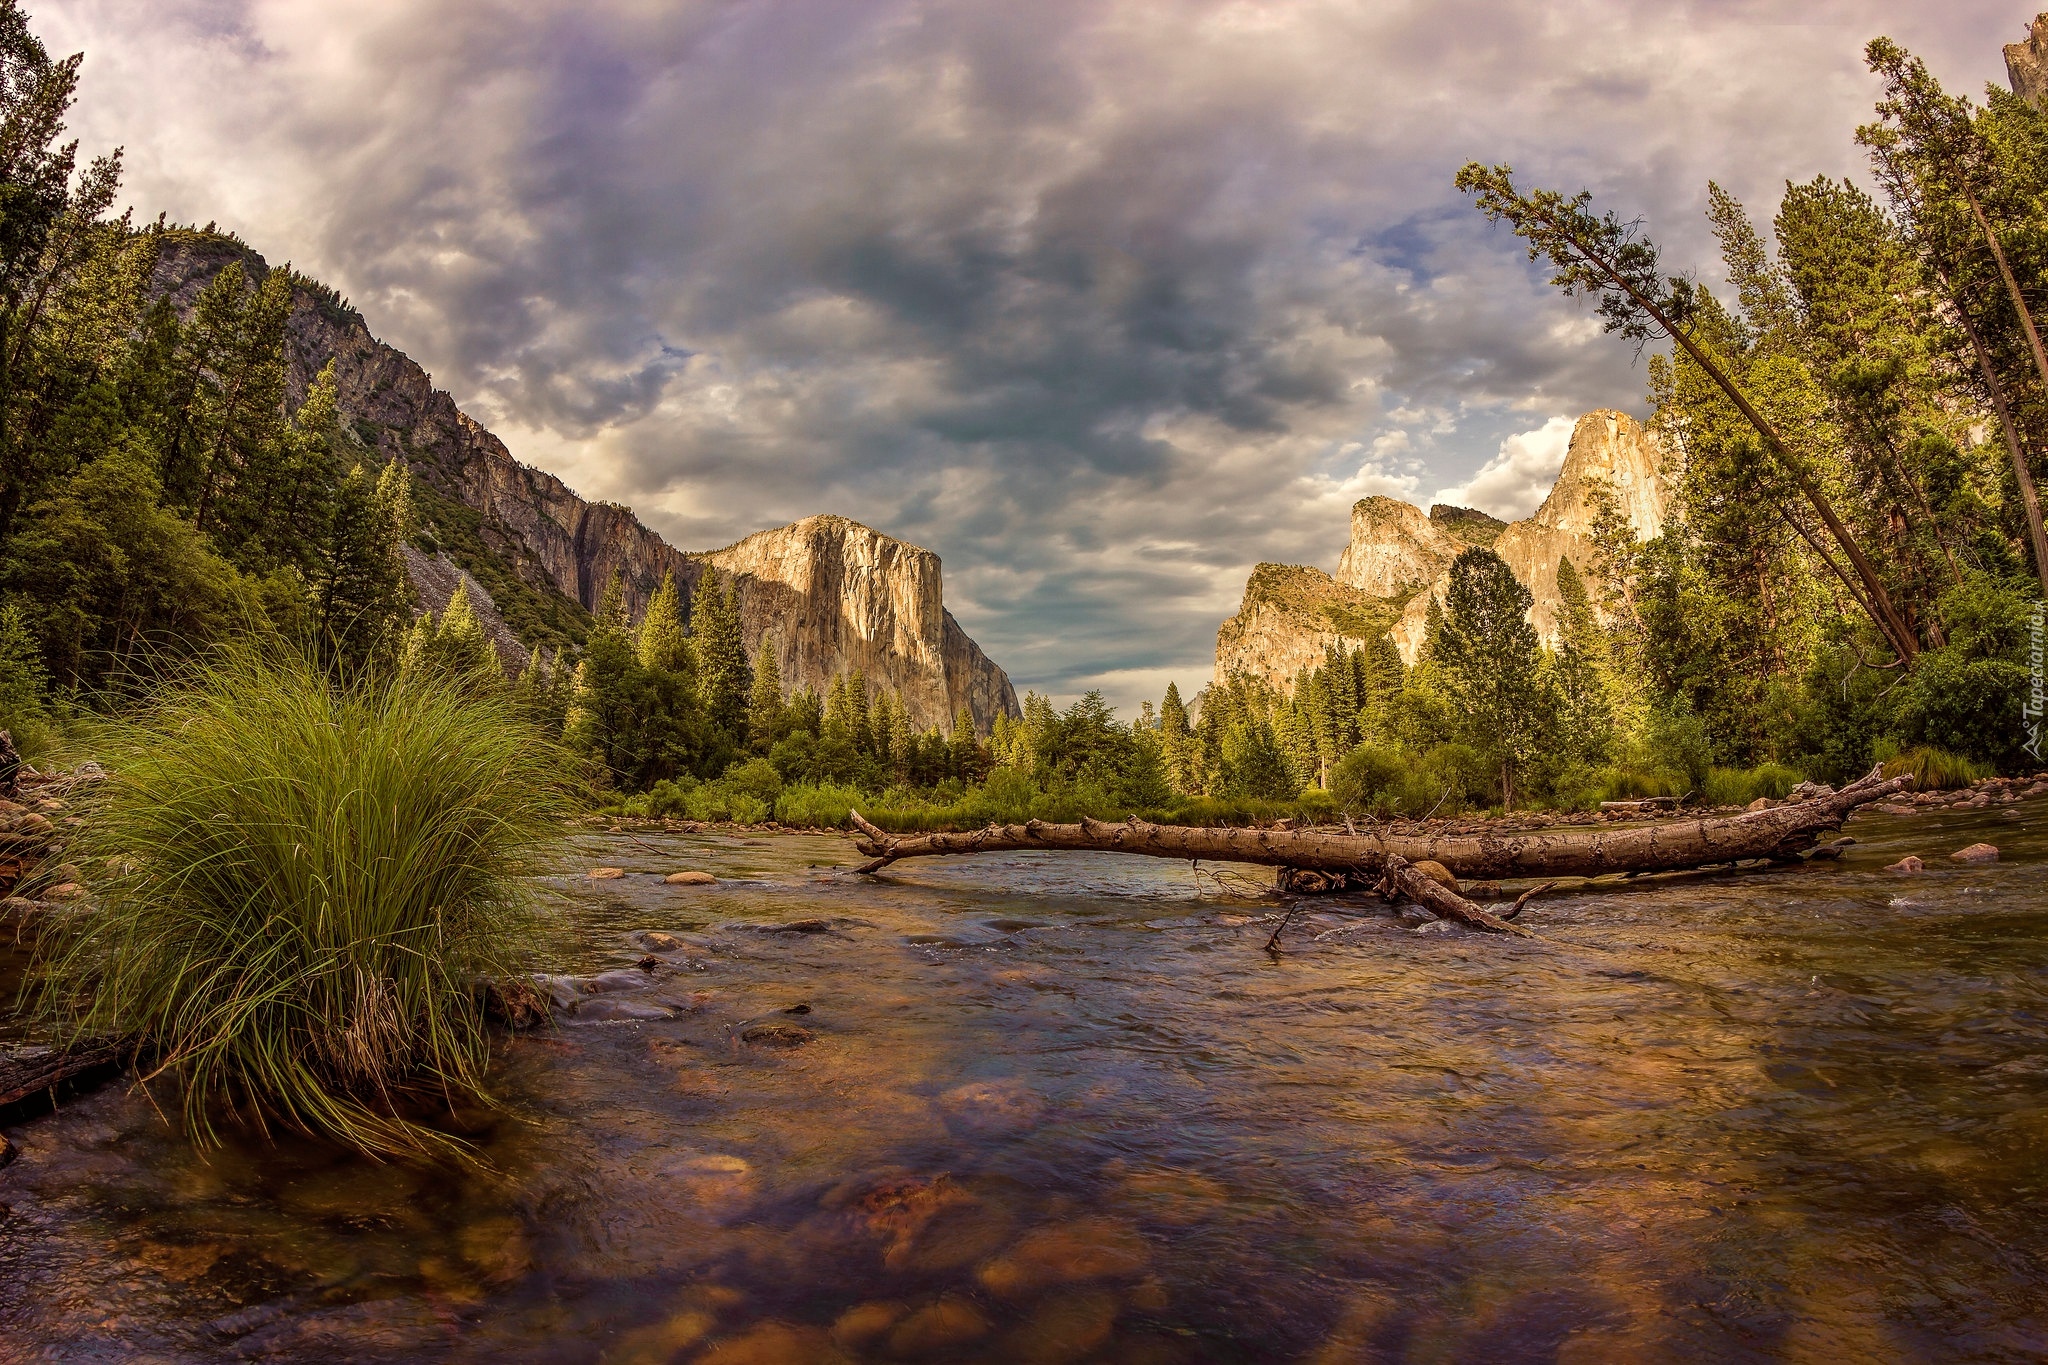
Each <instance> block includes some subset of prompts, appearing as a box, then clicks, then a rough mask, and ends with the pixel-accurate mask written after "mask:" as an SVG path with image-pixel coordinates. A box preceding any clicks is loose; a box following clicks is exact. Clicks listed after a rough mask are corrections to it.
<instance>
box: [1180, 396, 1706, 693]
mask: <svg viewBox="0 0 2048 1365" xmlns="http://www.w3.org/2000/svg"><path fill="white" fill-rule="evenodd" d="M1608 498H1611V499H1612V502H1613V505H1614V508H1615V511H1616V512H1617V513H1618V514H1619V515H1620V516H1621V517H1623V518H1624V519H1626V520H1627V521H1628V523H1629V525H1630V527H1631V528H1632V529H1633V530H1634V531H1635V533H1636V535H1638V536H1639V537H1641V538H1643V539H1649V538H1651V537H1653V536H1655V535H1657V534H1658V533H1659V531H1661V530H1662V529H1663V525H1664V519H1665V517H1666V516H1667V515H1668V513H1669V510H1670V493H1669V488H1668V484H1667V474H1666V469H1665V459H1664V452H1663V450H1662V448H1661V447H1660V446H1659V444H1658V443H1657V441H1656V440H1655V439H1654V438H1653V437H1652V436H1650V434H1649V433H1647V432H1646V431H1644V430H1643V426H1642V424H1641V423H1640V422H1638V421H1636V419H1635V418H1633V417H1631V416H1629V415H1628V414H1627V413H1625V412H1619V411H1616V410H1614V409H1611V408H1601V409H1597V410H1595V411H1593V412H1589V413H1587V414H1586V415H1585V416H1583V417H1581V418H1580V419H1579V420H1578V422H1577V423H1576V424H1574V426H1573V428H1572V436H1571V444H1570V446H1569V447H1568V449H1567V450H1566V453H1565V459H1564V464H1563V467H1562V468H1560V469H1559V471H1558V475H1557V480H1556V482H1555V483H1554V484H1552V486H1551V489H1550V493H1549V495H1548V496H1546V497H1545V498H1544V500H1543V504H1542V505H1541V506H1540V507H1538V508H1537V509H1536V511H1535V513H1534V514H1533V515H1532V516H1530V517H1528V518H1526V519H1524V520H1522V521H1516V522H1511V523H1504V522H1502V521H1500V520H1499V519H1498V518H1496V517H1492V516H1489V515H1488V514H1486V513H1484V512H1480V511H1477V510H1475V509H1472V508H1468V507H1451V506H1447V505H1444V504H1438V505H1437V506H1435V507H1432V508H1431V509H1430V510H1429V511H1428V513H1426V514H1425V513H1424V512H1423V511H1422V509H1421V508H1419V507H1416V506H1413V505H1412V504H1409V503H1405V502H1402V501H1400V500H1399V499H1397V498H1388V497H1371V498H1363V499H1361V500H1359V501H1358V502H1357V503H1356V504H1354V505H1353V506H1352V509H1351V536H1350V539H1349V541H1348V542H1347V543H1346V544H1345V547H1344V552H1343V554H1342V556H1341V557H1340V558H1339V559H1338V561H1337V572H1336V574H1335V575H1334V576H1331V575H1329V574H1326V573H1324V572H1323V571H1322V570H1320V569H1315V568H1311V567H1307V566H1301V565H1278V564H1261V565H1259V566H1258V567H1257V568H1256V569H1254V570H1253V571H1252V576H1251V579H1250V580H1249V581H1248V582H1247V583H1246V585H1245V595H1244V600H1243V602H1242V604H1241V605H1240V606H1239V608H1238V612H1237V615H1236V616H1234V617H1232V618H1231V619H1230V620H1228V621H1226V622H1224V623H1223V625H1222V627H1221V629H1220V630H1219V631H1218V632H1217V636H1216V678H1217V680H1219V681H1221V680H1222V679H1225V678H1228V677H1230V676H1231V675H1233V674H1236V673H1248V674H1251V675H1253V676H1255V677H1260V678H1263V679H1265V680H1266V681H1267V682H1269V683H1271V684H1272V685H1274V686H1276V687H1280V688H1283V689H1284V688H1286V687H1288V686H1290V685H1291V684H1292V682H1293V679H1294V676H1295V674H1296V672H1298V671H1299V670H1300V669H1301V668H1302V667H1303V666H1309V665H1313V664H1314V663H1315V662H1316V661H1317V660H1320V659H1321V657H1322V655H1323V651H1324V649H1325V647H1327V646H1328V645H1331V644H1341V645H1344V646H1346V647H1349V646H1352V645H1359V644H1364V643H1365V642H1367V641H1368V640H1371V639H1374V638H1377V636H1378V635H1379V634H1381V633H1382V632H1389V633H1391V634H1392V635H1393V638H1394V643H1395V645H1396V646H1398V647H1399V649H1400V651H1401V656H1402V657H1403V658H1404V659H1406V660H1407V661H1408V662H1410V663H1413V662H1414V661H1415V657H1416V654H1417V652H1418V651H1419V650H1420V649H1421V647H1422V637H1423V632H1424V629H1425V627H1426V625H1427V623H1428V617H1429V603H1430V599H1431V598H1432V597H1434V598H1436V599H1437V600H1439V601H1441V600H1442V599H1443V597H1444V594H1445V593H1446V591H1447V590H1448V589H1449V586H1450V565H1451V561H1452V560H1454V559H1456V558H1457V557H1458V555H1459V554H1461V553H1463V552H1464V551H1465V550H1466V549H1467V548H1469V547H1471V546H1474V545H1482V546H1485V547H1487V548H1490V549H1491V550H1493V552H1494V553H1495V554H1498V555H1499V556H1500V557H1501V558H1502V559H1503V560H1504V561H1506V563H1507V566H1508V568H1509V569H1510V570H1512V571H1513V573H1514V575H1515V577H1516V579H1517V580H1519V581H1520V582H1521V583H1522V585H1523V586H1524V587H1526V588H1528V589H1529V591H1530V594H1531V596H1532V597H1533V598H1534V599H1535V601H1534V604H1533V605H1532V606H1531V608H1530V612H1529V618H1530V621H1531V623H1532V624H1534V625H1535V627H1536V630H1537V633H1538V634H1539V635H1540V636H1542V637H1543V638H1544V640H1545V641H1547V642H1554V641H1555V639H1556V637H1557V629H1558V624H1557V609H1558V595H1557V570H1558V565H1559V564H1560V563H1561V562H1562V561H1564V560H1565V559H1567V558H1569V559H1570V560H1571V561H1572V563H1573V566H1574V567H1576V568H1578V569H1579V570H1580V571H1581V572H1582V573H1586V574H1588V576H1589V577H1590V575H1591V569H1592V567H1593V564H1594V556H1593V553H1592V533H1593V526H1594V522H1595V519H1596V518H1597V516H1598V515H1599V510H1600V504H1601V502H1602V501H1603V500H1604V499H1608Z"/></svg>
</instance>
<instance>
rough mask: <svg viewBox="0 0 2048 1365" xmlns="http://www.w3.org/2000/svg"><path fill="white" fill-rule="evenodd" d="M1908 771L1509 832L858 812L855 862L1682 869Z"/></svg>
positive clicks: (1725, 856) (1801, 839)
mask: <svg viewBox="0 0 2048 1365" xmlns="http://www.w3.org/2000/svg"><path fill="white" fill-rule="evenodd" d="M1912 781H1913V779H1912V778H1910V777H1893V778H1886V777H1884V776H1883V770H1882V769H1878V768H1873V769H1872V770H1871V772H1870V775H1869V776H1867V777H1864V778H1862V779H1860V780H1858V781H1856V782H1853V783H1851V784H1850V785H1848V786H1846V787H1844V788H1842V790H1840V791H1838V792H1834V793H1831V794H1830V795H1827V796H1821V797H1815V798H1813V799H1811V800H1807V801H1797V802H1791V803H1788V804H1786V805H1783V806H1774V807H1771V808H1769V809H1766V810H1757V811H1744V812H1743V813H1741V814H1739V815H1726V816H1703V817H1699V818H1695V819H1689V820H1670V821H1662V822H1659V823H1657V824H1652V825H1639V826H1634V827H1631V828H1627V829H1572V830H1560V831H1554V832H1553V831H1542V830H1502V831H1501V832H1499V833H1497V834H1495V833H1481V834H1471V835H1445V836H1439V837H1430V836H1427V835H1411V834H1351V833H1344V834H1339V833H1334V832H1324V831H1319V830H1291V829H1220V828H1196V827H1193V826H1187V825H1154V824H1149V823H1146V822H1144V821H1141V820H1138V819H1135V818H1133V819H1131V820H1128V821H1126V822H1124V823H1123V824H1120V825H1113V824H1110V823H1108V822H1107V821H1103V820H1090V819H1088V818H1086V817H1083V818H1082V820H1081V822H1080V823H1079V824H1076V825H1055V824H1048V823H1046V822H1045V821H1043V820H1028V821H1026V822H1025V823H1023V824H1021V825H990V826H988V827H987V828H985V829H978V830H972V831H966V832H961V833H957V834H924V835H918V836H915V837H913V838H898V837H896V836H894V835H891V834H888V833H887V832H885V831H883V830H881V829H878V828H876V827H875V826H874V825H873V824H871V823H870V822H869V821H867V820H865V819H863V818H861V815H860V813H859V812H858V811H855V812H854V813H853V815H852V817H851V818H852V820H853V823H854V826H855V827H856V828H857V829H858V830H859V831H860V837H859V838H857V839H856V840H855V845H854V846H855V847H856V848H858V849H859V850H860V851H861V852H862V853H864V854H866V855H867V857H868V861H867V862H865V863H862V864H861V865H860V866H859V867H857V868H855V869H854V871H856V872H861V873H875V872H879V871H881V870H882V869H883V868H885V867H887V866H889V864H891V863H894V862H899V861H901V860H902V859H905V858H929V857H938V856H948V855H963V854H972V853H1010V852H1017V851H1019V850H1024V849H1048V850H1058V851H1064V852H1098V853H1133V854H1140V855H1143V856H1146V857H1153V858H1177V859H1180V860H1182V861H1184V862H1203V861H1206V862H1225V863H1230V862H1235V863H1258V864H1263V865H1265V866H1268V867H1291V868H1304V869H1308V870H1312V871H1317V872H1351V873H1367V874H1374V875H1382V874H1384V873H1385V871H1386V867H1387V861H1388V859H1390V858H1394V857H1399V858H1404V859H1406V860H1408V861H1409V862H1411V863H1419V862H1431V861H1433V862H1438V863H1441V864H1443V865H1444V866H1445V867H1447V868H1449V869H1450V870H1451V872H1452V874H1453V875H1455V876H1457V877H1459V878H1461V879H1465V878H1486V879H1489V880H1505V879H1508V878H1538V877H1544V878H1548V877H1597V876H1601V875H1604V874H1606V873H1610V872H1635V873H1644V872H1677V871H1682V870H1685V869H1688V868H1695V867H1703V866H1706V865H1707V864H1710V863H1732V862H1736V861H1740V860H1748V859H1778V860H1782V859H1786V858H1793V857H1796V856H1798V855H1799V854H1800V853H1802V852H1804V851H1805V850H1807V849H1810V848H1812V847H1813V846H1814V844H1815V843H1816V842H1818V841H1819V838H1820V836H1821V835H1822V834H1824V833H1826V832H1828V831H1830V830H1834V829H1838V828H1840V827H1841V824H1842V821H1844V820H1846V819H1847V818H1848V817H1849V815H1850V813H1851V812H1852V811H1854V810H1855V809H1856V808H1857V807H1859V806H1863V805H1868V804H1869V803H1870V802H1872V801H1879V800H1882V799H1883V798H1885V797H1887V796H1889V795H1891V794H1892V793H1893V792H1895V791H1902V790H1904V789H1906V788H1907V787H1910V786H1911V785H1912Z"/></svg>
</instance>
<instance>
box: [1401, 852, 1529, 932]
mask: <svg viewBox="0 0 2048 1365" xmlns="http://www.w3.org/2000/svg"><path fill="white" fill-rule="evenodd" d="M1381 884H1382V886H1383V887H1385V888H1386V889H1387V890H1389V891H1392V892H1394V893H1396V894H1398V895H1402V896H1406V897H1407V898H1408V899H1409V900H1412V901H1414V902H1415V903H1416V904H1417V905H1420V906H1422V907H1423V908H1424V909H1425V910H1428V911H1430V912H1431V913H1433V914H1436V915H1438V916H1440V917H1441V918H1444V919H1454V920H1456V921H1458V923H1460V924H1465V925H1469V926H1471V927H1472V928H1474V929H1484V930H1486V931H1487V932H1488V933H1492V934H1514V935H1516V936H1517V937H1519V938H1535V937H1536V935H1535V934H1532V933H1530V932H1529V931H1528V930H1527V929H1524V928H1523V927H1522V926H1521V925H1519V924H1510V923H1508V922H1507V921H1506V920H1504V919H1502V918H1500V917H1499V916H1498V915H1492V914H1488V913H1487V912H1486V911H1485V910H1482V909H1480V908H1479V907H1478V906H1476V905H1474V904H1473V903H1472V902H1471V901H1468V900H1466V899H1465V898H1464V897H1463V896H1461V895H1459V894H1458V893H1457V892H1455V891H1453V890H1451V888H1449V887H1448V886H1445V885H1444V884H1443V883H1442V882H1440V881H1438V880H1437V879H1436V878H1434V877H1430V876H1426V875H1424V874H1423V873H1421V872H1419V871H1417V870H1416V867H1415V864H1413V863H1411V862H1409V861H1408V860H1407V859H1406V858H1403V857H1402V856H1401V855H1400V854H1398V853H1390V854H1388V855H1387V862H1386V874H1385V878H1384V880H1383V882H1382V883H1381Z"/></svg>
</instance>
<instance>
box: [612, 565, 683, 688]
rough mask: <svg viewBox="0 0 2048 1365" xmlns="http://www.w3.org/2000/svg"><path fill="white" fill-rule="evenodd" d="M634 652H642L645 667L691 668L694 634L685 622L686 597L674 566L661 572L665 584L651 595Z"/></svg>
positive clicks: (642, 618)
mask: <svg viewBox="0 0 2048 1365" xmlns="http://www.w3.org/2000/svg"><path fill="white" fill-rule="evenodd" d="M621 595H622V596H623V592H622V594H621ZM634 652H635V653H637V654H638V655H639V658H640V666H641V667H642V668H652V669H659V670H664V671H666V672H670V673H688V672H690V671H691V667H690V664H691V659H690V637H689V634H688V632H687V631H686V630H685V628H684V626H683V599H682V594H681V593H680V592H678V591H677V589H676V576H675V571H674V570H670V571H669V572H667V573H665V574H663V575H662V576H661V586H660V587H659V588H656V589H655V590H654V596H652V597H650V598H648V599H647V611H646V613H645V614H644V615H642V616H641V618H640V629H639V633H638V634H637V636H636V637H635V640H634Z"/></svg>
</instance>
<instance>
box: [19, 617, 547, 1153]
mask: <svg viewBox="0 0 2048 1365" xmlns="http://www.w3.org/2000/svg"><path fill="white" fill-rule="evenodd" d="M96 739H97V741H98V743H97V744H96V748H98V749H99V751H100V758H101V761H102V762H103V764H104V765H105V767H106V768H107V770H108V772H109V773H110V774H111V776H110V777H109V778H108V780H106V781H105V782H104V783H102V784H100V785H99V787H98V788H97V790H96V791H95V793H94V795H93V796H92V798H91V799H90V801H89V802H88V803H87V806H86V811H85V813H86V815H87V823H86V825H85V826H84V829H83V832H82V834H81V837H80V839H79V840H78V843H77V845H76V848H77V853H78V854H79V855H80V856H78V857H77V858H76V859H75V861H77V862H78V863H79V864H80V865H81V866H82V867H84V868H86V869H87V875H88V880H89V881H90V883H91V885H90V890H91V892H92V897H91V904H92V908H91V909H90V910H87V911H84V912H82V913H80V914H78V915H77V916H76V917H75V918H74V919H73V920H72V921H70V922H69V923H68V924H67V925H66V926H65V930H64V931H63V932H62V933H60V934H59V935H58V936H57V940H56V944H57V946H56V947H55V950H54V951H53V952H52V953H51V954H50V955H49V956H48V957H47V958H46V960H45V962H44V970H43V974H42V981H43V995H42V1003H43V1007H44V1008H45V1009H46V1010H47V1011H49V1012H51V1013H53V1014H56V1015H58V1016H59V1017H61V1018H63V1019H65V1020H66V1021H67V1022H68V1024H69V1025H70V1026H71V1027H73V1028H75V1029H76V1030H78V1031H79V1032H81V1033H93V1034H111V1035H120V1036H140V1037H143V1038H145V1039H147V1040H148V1042H149V1043H150V1044H151V1046H152V1048H153V1049H154V1052H155V1055H156V1057H157V1058H158V1067H157V1070H156V1072H155V1073H153V1074H155V1075H168V1076H170V1077H173V1078H175V1079H176V1081H178V1082H179V1083H180V1087H181V1089H182V1105H183V1110H184V1114H185V1118H186V1122H187V1125H188V1128H189V1129H190V1130H191V1131H192V1132H193V1134H194V1135H195V1137H197V1138H198V1139H199V1140H201V1141H203V1142H210V1141H212V1140H214V1137H215V1134H214V1122H215V1118H216V1116H217V1115H219V1114H221V1113H222V1112H227V1113H231V1114H235V1115H238V1116H240V1117H241V1118H243V1119H246V1120H248V1121H251V1122H253V1123H255V1124H256V1125H257V1126H259V1127H262V1128H265V1129H266V1130H267V1129H268V1127H269V1126H270V1125H271V1124H280V1125H282V1126H285V1127H289V1128H294V1129H298V1130H301V1131H305V1132H309V1133H315V1134H320V1135H324V1136H327V1137H331V1138H335V1139H339V1140H340V1141H342V1142H345V1143H348V1144H350V1145H352V1146H354V1147H356V1148H358V1149H360V1150H363V1151H365V1152H369V1153H373V1154H378V1155H385V1156H396V1155H401V1154H406V1153H439V1154H448V1153H450V1152H453V1151H456V1150H459V1146H460V1144H458V1143H457V1142H455V1140H453V1139H450V1138H448V1137H445V1136H444V1135H442V1134H440V1133H438V1132H436V1131H434V1130H433V1129H431V1128H428V1127H425V1126H423V1125H422V1124H420V1123H418V1122H415V1121H414V1120H413V1119H411V1118H408V1117H406V1115H407V1114H408V1113H415V1114H416V1113H418V1112H420V1110H421V1109H422V1108H423V1107H424V1106H426V1105H428V1104H430V1103H438V1104H440V1105H442V1106H446V1107H452V1106H453V1105H454V1104H456V1103H457V1102H458V1101H460V1100H462V1099H465V1098H469V1097H474V1096H477V1095H480V1094H481V1092H482V1081H483V1074H484V1069H485V1066H486V1064H487V1062H488V1060H489V1051H490V1044H489V1037H488V1034H487V1032H486V1028H485V1022H484V1019H483V1017H482V1013H481V1010H480V1006H479V1002H478V1000H477V998H476V995H475V991H474V984H475V982H476V979H477V978H478V977H479V976H481V975H486V974H498V973H503V972H506V971H508V970H510V969H512V968H513V966H514V965H515V958H516V957H517V955H518V952H519V949H520V946H521V944H522V942H523V941H525V939H526V933H525V931H526V928H527V926H528V925H529V923H530V918H529V917H530V915H531V914H532V911H533V903H532V900H531V893H530V891H529V890H528V887H529V886H530V885H531V884H530V882H528V881H527V880H526V879H527V878H528V877H529V875H530V874H531V873H533V872H535V871H538V870H540V869H541V868H543V867H544V866H546V865H547V863H548V862H549V861H550V859H551V857H552V856H553V855H554V853H555V851H556V846H557V842H558V840H559V838H560V836H561V832H562V829H563V818H564V815H565V813H566V808H567V803H566V800H565V797H564V793H563V789H562V786H561V784H560V780H559V775H560V773H561V772H562V771H563V765H562V762H561V759H560V756H559V755H558V754H557V753H556V751H555V750H554V749H553V748H552V747H551V746H550V745H549V744H548V742H547V741H546V740H545V739H544V738H543V737H542V736H541V735H540V734H539V733H538V732H537V731H535V730H534V729H533V728H532V727H531V726H530V725H528V724H526V723H523V722H522V721H521V720H520V719H519V718H518V717H517V715H516V714H514V712H513V711H512V709H511V708H510V707H509V706H507V705H502V704H498V703H496V702H493V701H488V700H486V701H478V700H475V699H474V698H472V697H466V696H464V695H462V694H461V693H459V692H458V691H456V690H454V689H453V688H450V687H448V686H446V685H442V684H438V683H436V682H434V681H431V680H420V679H406V680H400V681H393V682H385V683H379V684H374V685H363V686H358V687H352V688H340V687H335V686H332V685H330V683H329V682H328V680H327V679H326V678H324V677H323V676H322V675H320V674H319V673H318V672H316V671H314V670H313V669H312V668H311V667H309V666H308V665H306V664H304V663H302V662H299V661H297V660H277V659H267V658H258V657H255V656H253V655H237V656H232V657H227V658H224V659H221V660H217V661H214V662H212V663H210V664H208V665H205V666H203V667H201V668H199V669H198V670H197V671H195V672H194V674H193V675H192V676H191V677H189V678H188V679H187V681H186V682H185V684H184V685H183V686H180V687H178V688H175V689H172V690H170V691H168V692H167V693H166V694H165V695H164V696H163V697H162V698H161V699H160V700H159V701H157V702H156V703H155V704H153V705H152V706H150V707H149V708H147V709H146V710H144V711H142V712H140V713H138V714H136V715H134V716H132V717H130V718H128V719H125V720H122V721H119V722H116V723H115V724H113V725H112V726H110V727H109V728H108V729H107V731H106V732H105V733H104V734H102V735H99V736H97V737H96Z"/></svg>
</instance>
